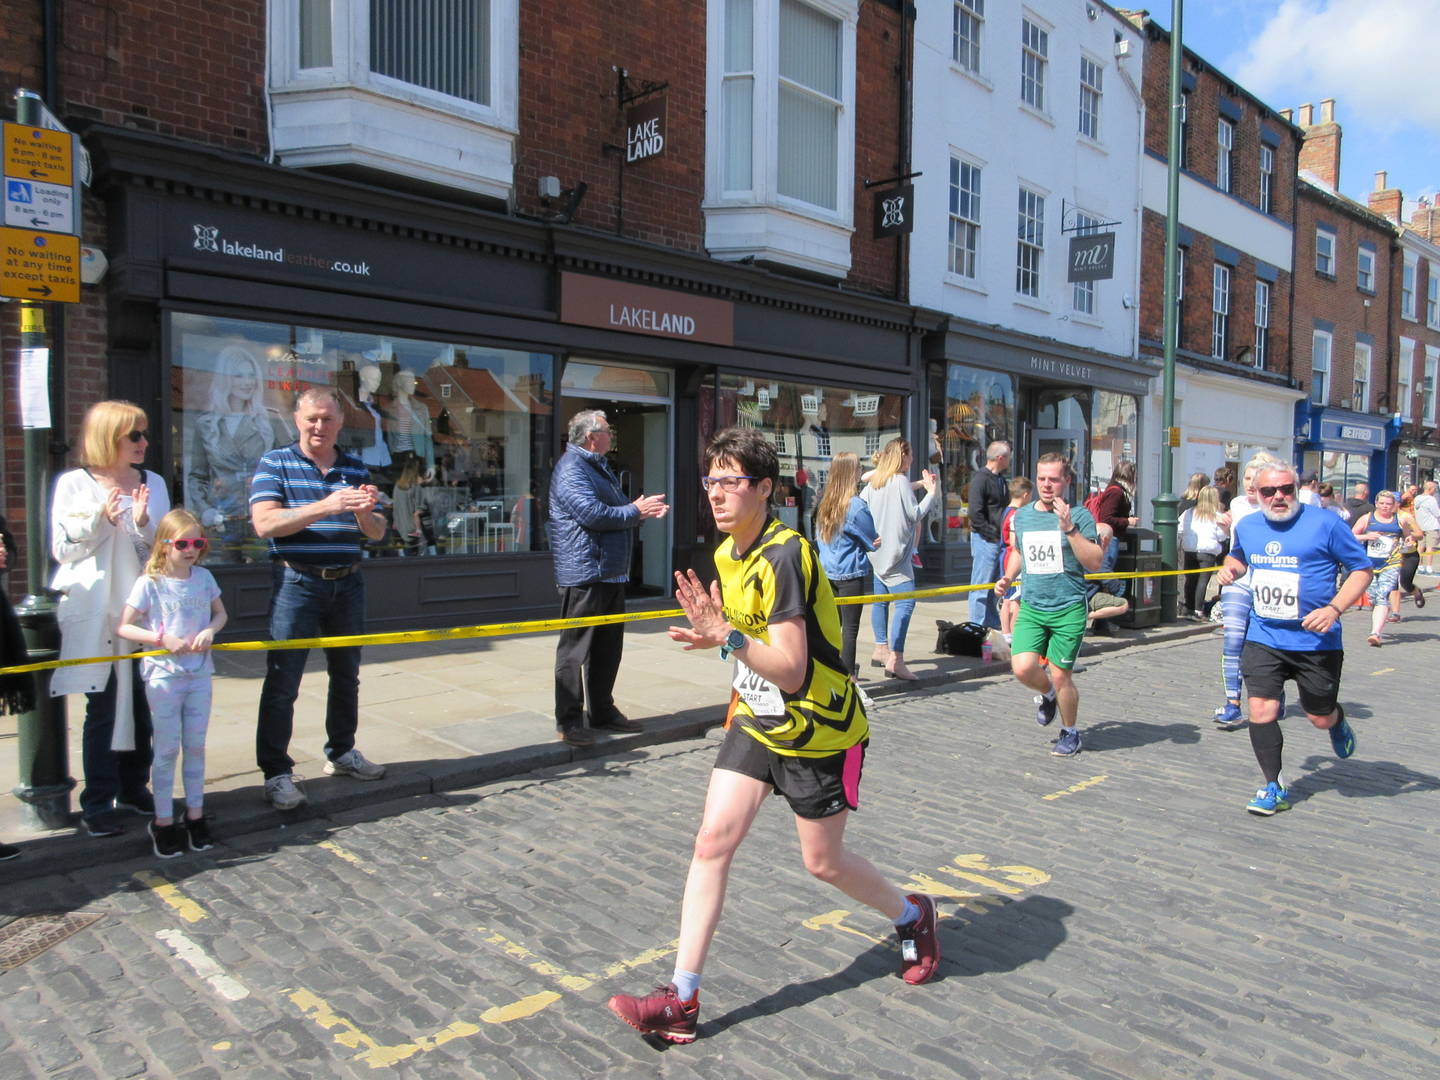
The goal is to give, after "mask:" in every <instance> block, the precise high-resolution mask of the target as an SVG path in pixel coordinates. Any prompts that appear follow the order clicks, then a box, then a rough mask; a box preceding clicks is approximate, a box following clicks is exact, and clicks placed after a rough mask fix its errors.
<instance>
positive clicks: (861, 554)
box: [815, 451, 880, 676]
mask: <svg viewBox="0 0 1440 1080" xmlns="http://www.w3.org/2000/svg"><path fill="white" fill-rule="evenodd" d="M859 486H860V459H859V458H858V457H856V456H855V455H854V454H852V453H849V452H848V451H847V452H842V453H839V454H836V455H835V457H834V458H833V459H832V460H831V462H830V472H829V475H828V476H827V477H826V478H825V490H824V491H822V492H821V493H820V504H819V506H818V507H817V508H816V510H815V539H816V541H817V546H818V547H819V549H820V565H821V567H822V568H823V569H824V570H825V576H826V577H827V578H829V579H830V589H831V591H832V592H833V593H834V594H835V597H836V599H839V598H840V597H842V596H863V595H865V586H866V585H867V584H869V579H870V563H869V560H868V556H869V554H870V553H871V552H872V551H874V550H875V548H876V547H878V546H879V544H880V534H879V533H878V532H877V531H876V530H875V519H874V518H873V517H871V516H870V508H869V507H868V506H866V505H865V500H864V499H862V498H861V497H860V496H859V495H858V494H857V493H856V489H857V488H859ZM863 606H864V605H863V604H845V605H843V606H841V608H840V629H841V642H842V647H841V651H840V658H841V660H842V661H843V662H844V665H845V670H846V671H848V672H849V673H850V674H851V675H852V676H853V675H856V674H857V673H858V668H857V667H856V665H855V641H856V639H857V638H858V637H859V636H860V609H861V608H862V607H863Z"/></svg>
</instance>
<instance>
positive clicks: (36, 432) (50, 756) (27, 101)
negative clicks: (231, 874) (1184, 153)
mask: <svg viewBox="0 0 1440 1080" xmlns="http://www.w3.org/2000/svg"><path fill="white" fill-rule="evenodd" d="M15 106H16V112H15V114H16V118H17V119H18V120H19V122H20V123H22V124H39V123H40V122H41V108H42V107H43V106H42V105H41V102H40V99H39V98H37V97H35V96H34V95H33V94H30V93H28V92H21V93H17V94H16V95H15ZM79 224H80V222H79V210H78V207H77V208H76V212H75V215H74V226H75V229H76V231H77V232H78V231H79ZM77 242H78V241H77ZM45 313H46V309H45V304H44V303H43V302H41V301H39V300H32V299H21V301H20V349H21V354H22V356H23V355H27V354H29V355H34V354H33V352H32V350H47V351H48V347H49V340H50V334H49V330H48V328H47V326H46V322H45ZM44 367H45V370H46V372H47V373H48V371H49V362H48V360H47V361H46V363H45V365H44ZM49 382H50V380H49V378H48V376H47V378H46V380H45V386H44V392H45V393H46V394H48V393H49ZM51 422H52V423H53V420H52V421H51ZM49 442H50V428H49V427H28V426H27V427H26V428H25V574H26V587H27V589H28V595H26V597H25V599H24V600H22V601H21V602H20V606H19V607H18V608H17V610H16V614H17V615H18V616H19V619H20V627H21V630H22V631H23V633H24V635H25V647H26V651H27V652H28V653H29V654H30V660H31V662H34V663H38V662H40V661H44V660H54V659H56V658H57V657H58V656H59V655H60V624H59V622H58V621H57V619H56V617H55V615H56V605H55V601H54V600H52V599H51V598H50V596H49V595H48V594H47V593H46V590H45V579H46V571H47V570H48V568H49V564H50V562H49V558H48V557H47V555H48V552H49V549H50V544H49V536H50V522H49V513H48V508H49V501H50V499H49V497H50V454H49ZM50 674H51V673H50V672H49V671H41V672H37V673H36V674H35V676H34V678H35V707H34V708H33V709H31V710H30V711H29V712H26V713H23V714H22V715H21V716H20V721H19V725H18V732H17V735H18V743H19V746H18V750H19V777H18V782H17V783H16V785H15V797H16V798H18V799H19V800H20V803H21V807H22V809H21V822H22V824H24V825H26V826H27V827H29V828H32V829H63V828H66V827H67V826H69V824H70V791H71V789H72V788H74V786H75V781H74V779H73V778H72V777H71V776H70V753H69V747H68V733H67V730H66V719H65V701H64V699H63V698H60V699H56V698H52V697H51V696H50Z"/></svg>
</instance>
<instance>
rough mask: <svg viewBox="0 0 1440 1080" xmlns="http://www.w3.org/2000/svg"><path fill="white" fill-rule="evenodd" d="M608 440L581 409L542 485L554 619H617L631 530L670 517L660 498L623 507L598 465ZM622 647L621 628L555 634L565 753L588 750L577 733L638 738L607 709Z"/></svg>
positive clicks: (616, 487) (615, 483)
mask: <svg viewBox="0 0 1440 1080" xmlns="http://www.w3.org/2000/svg"><path fill="white" fill-rule="evenodd" d="M612 438H613V436H612V435H611V432H610V424H609V422H608V421H607V420H606V419H605V414H604V413H603V412H601V411H600V410H599V409H585V410H584V411H582V412H578V413H576V414H575V415H574V416H573V417H572V418H571V420H570V428H569V439H570V445H569V446H568V447H567V448H566V450H565V453H564V454H563V455H562V456H561V458H560V460H559V462H558V463H557V464H556V465H555V472H554V474H553V475H552V477H551V480H550V529H551V536H550V546H551V548H552V549H553V550H554V552H555V584H556V585H557V586H558V587H559V589H560V617H561V618H562V619H573V618H580V617H581V616H586V615H618V614H622V613H623V612H624V611H625V583H626V582H627V581H629V579H630V574H629V571H630V553H631V548H632V546H633V544H634V542H635V534H634V530H635V529H637V528H638V527H639V525H640V522H641V521H643V520H644V519H646V518H662V517H664V516H665V514H666V512H667V511H668V510H669V509H670V508H669V507H668V506H666V505H665V496H664V495H641V496H640V497H639V498H638V499H636V500H634V501H633V502H631V501H630V500H628V499H627V498H626V497H625V492H624V491H623V490H622V489H621V487H620V481H619V479H618V478H617V477H616V475H615V471H614V470H613V469H611V468H610V463H609V462H608V461H607V460H606V459H605V454H606V453H607V452H608V451H609V449H610V445H611V440H612ZM624 647H625V624H624V623H611V624H609V625H606V626H587V627H582V628H579V629H575V630H562V631H561V632H560V643H559V644H558V645H557V646H556V647H555V734H556V736H557V737H558V738H559V739H561V740H563V741H564V742H566V743H568V744H569V745H571V746H590V745H593V744H594V742H595V736H594V735H593V734H591V732H590V731H589V730H587V728H586V727H585V716H586V702H587V701H588V702H589V717H590V728H602V729H606V730H609V731H639V730H640V725H639V724H638V723H636V722H634V721H633V720H629V719H627V718H626V717H625V716H624V715H622V714H621V713H620V711H619V710H618V709H616V708H615V697H614V689H615V676H616V675H617V674H618V673H619V671H620V655H621V652H622V650H623V649H624Z"/></svg>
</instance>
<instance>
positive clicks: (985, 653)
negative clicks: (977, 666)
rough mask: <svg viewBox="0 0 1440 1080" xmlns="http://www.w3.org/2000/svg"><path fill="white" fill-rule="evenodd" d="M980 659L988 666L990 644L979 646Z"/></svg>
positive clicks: (987, 642) (985, 643)
mask: <svg viewBox="0 0 1440 1080" xmlns="http://www.w3.org/2000/svg"><path fill="white" fill-rule="evenodd" d="M980 659H981V661H982V662H984V663H986V664H988V663H989V662H990V642H989V641H986V642H984V643H983V644H982V645H981V646H980Z"/></svg>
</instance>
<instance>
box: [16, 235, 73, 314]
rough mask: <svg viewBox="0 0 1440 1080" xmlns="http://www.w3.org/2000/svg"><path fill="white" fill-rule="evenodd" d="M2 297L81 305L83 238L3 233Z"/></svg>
mask: <svg viewBox="0 0 1440 1080" xmlns="http://www.w3.org/2000/svg"><path fill="white" fill-rule="evenodd" d="M0 296H14V297H18V298H19V299H21V300H53V301H57V302H59V303H62V304H78V303H79V302H80V238H79V237H78V236H68V235H66V234H65V233H52V232H39V231H37V230H34V229H12V228H4V229H0Z"/></svg>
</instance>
